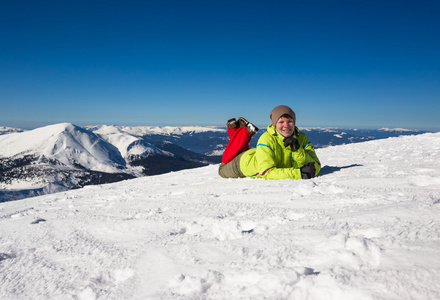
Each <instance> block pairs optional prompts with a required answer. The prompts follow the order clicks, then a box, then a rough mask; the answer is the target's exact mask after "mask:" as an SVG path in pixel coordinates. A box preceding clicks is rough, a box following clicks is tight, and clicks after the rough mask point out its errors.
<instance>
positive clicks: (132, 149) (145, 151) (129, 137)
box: [89, 125, 172, 158]
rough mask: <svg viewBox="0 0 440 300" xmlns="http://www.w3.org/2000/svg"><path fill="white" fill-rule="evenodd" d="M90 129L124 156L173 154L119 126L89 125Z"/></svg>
mask: <svg viewBox="0 0 440 300" xmlns="http://www.w3.org/2000/svg"><path fill="white" fill-rule="evenodd" d="M89 130H92V131H93V132H94V133H96V134H98V135H99V136H100V137H102V138H103V139H105V140H106V141H107V142H109V143H111V144H112V145H114V146H116V147H117V148H118V150H119V152H120V153H121V155H122V156H123V157H124V158H129V157H130V156H137V157H146V156H149V155H152V154H158V155H167V156H171V155H172V154H171V153H169V152H166V151H163V150H161V149H158V148H157V147H156V146H154V145H152V144H150V143H148V142H146V141H144V140H143V139H142V138H140V137H138V136H135V135H133V134H131V133H129V132H127V131H125V130H123V128H121V127H119V126H113V125H112V126H108V125H100V126H96V127H89Z"/></svg>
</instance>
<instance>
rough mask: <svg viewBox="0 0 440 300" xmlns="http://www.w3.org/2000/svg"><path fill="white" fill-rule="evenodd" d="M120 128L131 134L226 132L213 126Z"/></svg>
mask: <svg viewBox="0 0 440 300" xmlns="http://www.w3.org/2000/svg"><path fill="white" fill-rule="evenodd" d="M120 128H121V130H123V131H126V132H128V133H131V134H133V135H138V136H142V135H152V134H161V135H181V134H184V133H201V132H210V131H214V132H226V129H224V128H219V127H214V126H206V127H204V126H182V127H175V126H134V127H129V126H121V127H120Z"/></svg>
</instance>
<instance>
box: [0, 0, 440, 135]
mask: <svg viewBox="0 0 440 300" xmlns="http://www.w3.org/2000/svg"><path fill="white" fill-rule="evenodd" d="M438 3H440V2H438V1H423V0H422V1H415V0H414V1H406V0H403V1H402V0H396V1H386V0H378V1H375V0H374V1H362V0H356V1H354V0H347V1H346V0H344V1H331V0H322V1H313V0H310V1H304V0H301V1H295V0H288V1H255V0H254V1H239V0H235V1H224V0H222V1H207V0H204V1H191V0H190V1H182V0H181V1H167V0H158V1H148V0H147V1H93V0H87V1H81V0H79V1H78V0H75V1H73V0H65V1H58V0H57V1H44V0H43V1H34V0H32V1H28V0H23V1H22V0H6V1H2V5H1V10H0V41H1V46H0V101H1V108H0V126H13V127H22V128H32V127H36V126H42V125H46V124H52V123H59V122H71V123H75V124H77V125H92V124H116V125H173V126H176V125H177V126H178V125H224V124H225V123H226V120H227V119H228V118H231V117H239V116H244V117H246V118H247V119H248V120H250V121H252V122H253V123H255V124H257V125H260V126H266V125H267V124H269V122H270V120H269V113H270V111H271V110H272V108H273V107H274V106H276V105H279V104H285V105H289V106H291V107H292V109H293V110H294V111H295V112H296V113H297V125H298V126H337V127H358V128H378V127H404V128H409V129H427V130H436V131H438V130H440V122H439V121H438V119H439V115H440V101H439V100H440V4H438Z"/></svg>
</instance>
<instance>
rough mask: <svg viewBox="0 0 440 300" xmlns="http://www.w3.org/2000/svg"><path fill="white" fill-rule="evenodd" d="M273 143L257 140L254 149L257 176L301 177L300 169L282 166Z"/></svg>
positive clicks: (274, 177) (265, 177)
mask: <svg viewBox="0 0 440 300" xmlns="http://www.w3.org/2000/svg"><path fill="white" fill-rule="evenodd" d="M274 147H275V145H274V144H273V143H271V141H269V140H266V141H264V140H263V141H261V140H260V141H259V143H258V145H257V149H256V153H255V155H256V167H257V170H258V173H257V174H256V175H257V176H260V177H262V178H264V179H289V178H290V179H301V170H300V169H299V168H296V169H295V168H293V167H288V168H286V167H282V166H281V165H280V164H281V163H280V162H279V157H276V154H275V148H274Z"/></svg>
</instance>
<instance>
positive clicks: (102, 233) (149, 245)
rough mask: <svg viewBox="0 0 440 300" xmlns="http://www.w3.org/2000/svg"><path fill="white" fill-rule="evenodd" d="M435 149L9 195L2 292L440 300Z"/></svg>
mask: <svg viewBox="0 0 440 300" xmlns="http://www.w3.org/2000/svg"><path fill="white" fill-rule="evenodd" d="M65 127H67V128H70V127H71V126H70V125H66V126H65ZM67 128H66V129H67ZM74 128H75V127H74ZM74 128H70V129H69V130H73V129H74ZM78 131H79V132H82V131H81V130H79V129H78ZM92 136H93V135H92ZM95 141H96V140H95ZM24 148H25V147H24ZM24 148H23V149H24ZM23 149H22V150H23ZM88 149H90V151H92V152H93V153H102V154H103V155H104V154H105V153H108V152H106V150H104V149H107V150H108V149H112V148H108V147H101V148H97V149H93V146H91V147H89V148H88ZM98 149H99V150H100V151H98ZM439 149H440V133H426V134H421V135H416V136H401V137H397V138H389V139H382V140H373V141H367V142H363V143H351V144H347V145H339V146H331V147H326V148H319V149H316V153H317V155H318V157H319V158H320V160H321V162H322V171H321V173H320V175H319V176H317V177H315V178H313V179H310V180H262V179H261V180H260V179H250V178H243V179H223V178H221V177H220V176H218V173H217V165H209V166H205V167H201V168H197V169H191V170H181V171H178V172H172V173H168V174H162V175H155V176H144V177H140V178H135V179H132V180H126V181H122V182H116V183H111V184H105V185H94V186H86V187H84V188H82V189H77V190H70V191H65V192H61V193H55V194H51V195H43V196H39V197H34V198H28V199H23V200H20V201H10V202H5V203H1V204H0V228H1V233H0V238H1V239H0V241H1V242H0V299H33V300H40V299H41V300H42V299H128V300H130V299H133V300H135V299H158V300H161V299H167V300H168V299H171V300H172V299H243V300H260V299H261V300H263V299H295V300H353V299H356V300H358V299H362V300H367V299H368V300H370V299H440V259H439V257H440V151H439ZM95 150H96V151H95ZM101 150H102V151H101ZM140 152H142V151H140ZM46 153H47V152H46ZM75 155H76V154H75ZM121 156H122V155H121ZM104 157H107V156H105V155H104ZM80 162H83V160H81V161H80ZM84 163H85V162H84Z"/></svg>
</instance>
